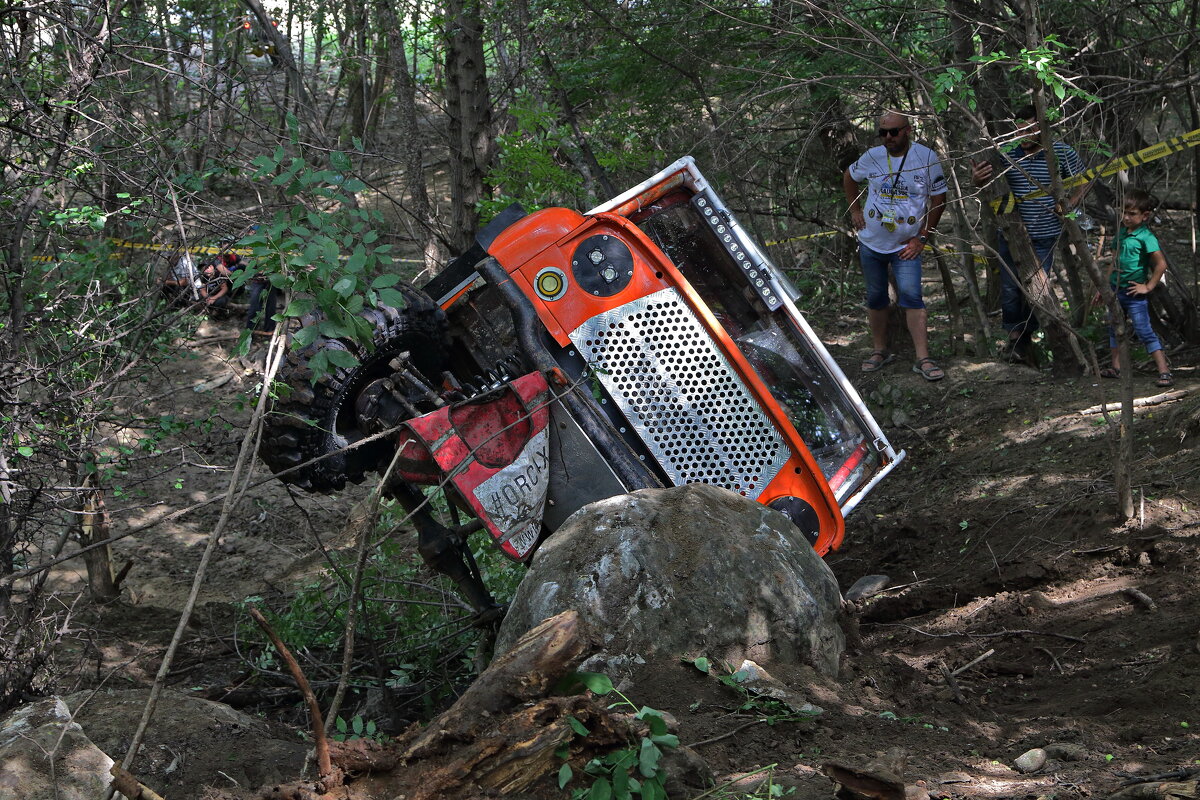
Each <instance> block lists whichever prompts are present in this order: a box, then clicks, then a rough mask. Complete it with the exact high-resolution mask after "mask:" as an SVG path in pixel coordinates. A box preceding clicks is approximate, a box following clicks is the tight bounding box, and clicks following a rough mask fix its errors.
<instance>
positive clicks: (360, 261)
mask: <svg viewBox="0 0 1200 800" xmlns="http://www.w3.org/2000/svg"><path fill="white" fill-rule="evenodd" d="M366 263H367V251H366V250H364V249H363V246H362V245H361V244H360V245H359V246H358V247H355V248H354V252H353V253H351V254H350V258H349V259H348V260H347V261H346V271H347V272H353V273H356V274H357V273H359V272H362V270H363V267H364V266H365V265H366Z"/></svg>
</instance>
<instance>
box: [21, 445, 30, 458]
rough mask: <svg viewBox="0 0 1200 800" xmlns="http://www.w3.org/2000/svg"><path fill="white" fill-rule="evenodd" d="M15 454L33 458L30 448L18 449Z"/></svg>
mask: <svg viewBox="0 0 1200 800" xmlns="http://www.w3.org/2000/svg"><path fill="white" fill-rule="evenodd" d="M17 452H18V453H20V454H21V455H23V456H25V457H26V458H33V448H32V447H18V448H17Z"/></svg>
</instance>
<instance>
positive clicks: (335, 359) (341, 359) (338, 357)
mask: <svg viewBox="0 0 1200 800" xmlns="http://www.w3.org/2000/svg"><path fill="white" fill-rule="evenodd" d="M320 354H324V355H325V357H326V358H327V359H328V360H329V363H330V364H332V365H333V366H335V367H342V368H343V369H350V368H351V367H356V366H358V359H357V358H355V357H354V354H353V353H347V352H346V351H345V350H337V349H334V348H332V347H331V348H327V349H325V350H322V351H321V353H318V355H320Z"/></svg>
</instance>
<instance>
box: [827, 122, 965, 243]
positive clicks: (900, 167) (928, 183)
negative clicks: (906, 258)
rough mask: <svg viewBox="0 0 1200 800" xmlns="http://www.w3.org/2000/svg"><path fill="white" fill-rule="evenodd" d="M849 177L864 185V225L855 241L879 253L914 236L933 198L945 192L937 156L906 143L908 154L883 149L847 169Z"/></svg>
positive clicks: (922, 146) (944, 180) (863, 155)
mask: <svg viewBox="0 0 1200 800" xmlns="http://www.w3.org/2000/svg"><path fill="white" fill-rule="evenodd" d="M850 177H851V178H853V179H854V180H856V181H858V182H859V183H862V182H863V181H866V182H867V186H868V190H867V197H866V200H865V201H864V202H863V204H862V205H863V218H864V219H865V220H866V223H867V226H866V227H865V228H863V229H862V230H861V231H859V232H858V241H859V242H861V243H862V244H865V245H866V246H867V247H869V248H871V249H872V250H874V251H875V252H877V253H894V252H896V251H897V250H901V249H903V248H904V243H905V242H907V241H908V240H909V239H911V238H912V237H914V236H916V235H917V234H918V233H919V232H920V230H921V223H922V221H923V219H924V216H925V212H926V210H927V209H928V206H929V198H930V197H931V196H935V195H939V194H945V193H946V175H945V173H944V172H943V171H942V165H941V162H940V161H938V157H937V153H935V152H933V151H932V150H930V149H929V148H928V147H926V146H925V145H923V144H917V143H916V142H910V143H909V145H908V152H907V153H905V154H904V155H901V156H893V155H890V154H889V153H888V151H887V148H885V147H884V146H883V145H877V146H875V147H872V148H871V149H870V150H868V151H867V152H865V153H863V154H862V157H861V158H859V159H858V161H855V162H854V163H853V164H851V165H850Z"/></svg>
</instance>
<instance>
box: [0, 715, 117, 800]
mask: <svg viewBox="0 0 1200 800" xmlns="http://www.w3.org/2000/svg"><path fill="white" fill-rule="evenodd" d="M51 753H53V755H54V758H53V764H52V763H51V758H50V754H51ZM112 765H113V760H112V759H111V758H109V757H108V756H107V755H106V754H105V753H103V752H102V751H101V750H100V749H99V748H97V747H96V745H94V744H92V743H91V741H89V740H88V737H87V736H85V735H84V733H83V729H82V728H80V727H79V725H78V724H76V723H75V722H72V721H71V712H70V711H69V710H68V709H67V704H66V703H64V702H63V701H62V700H60V699H58V698H57V697H52V698H50V699H48V700H41V701H39V702H36V703H30V704H28V705H24V706H21V707H20V708H18V709H17V710H15V711H13V712H12V713H11V714H9V715H8V716H7V717H6V718H4V719H3V720H2V721H0V800H96V798H98V797H103V796H104V790H105V789H106V788H108V784H109V783H111V782H112V776H110V775H109V774H108V770H109V768H110V767H111V766H112Z"/></svg>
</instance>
